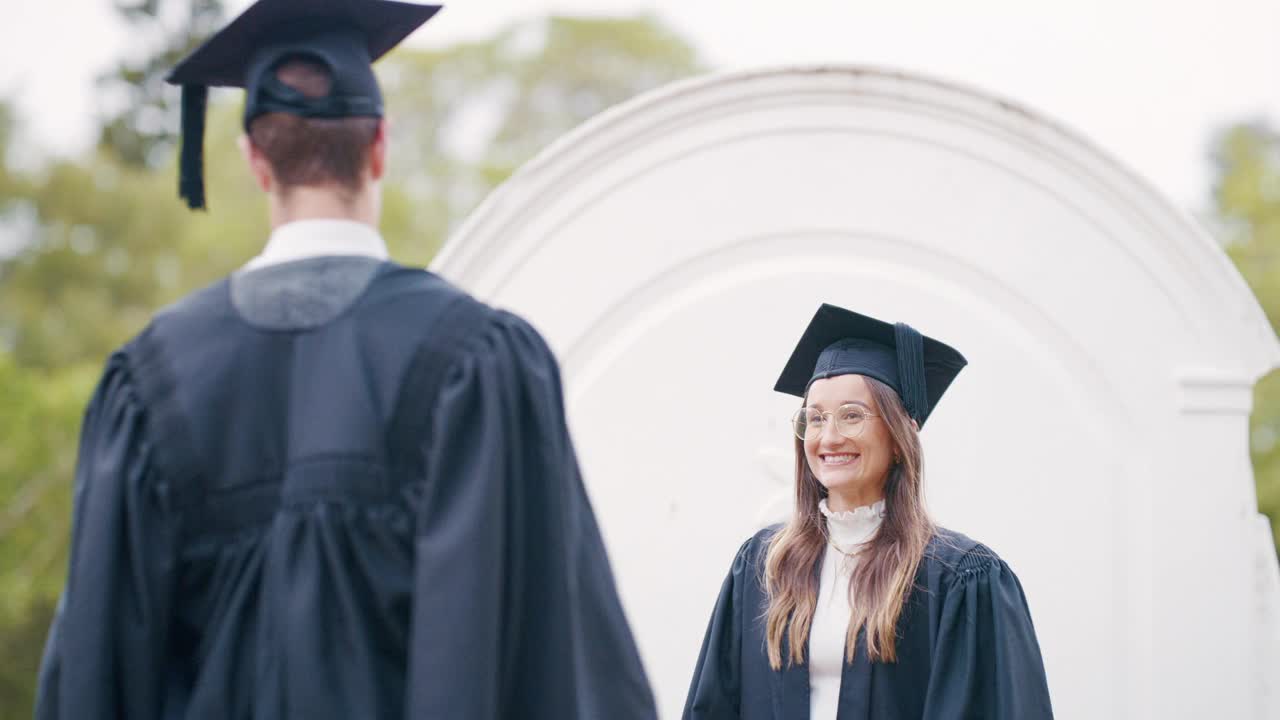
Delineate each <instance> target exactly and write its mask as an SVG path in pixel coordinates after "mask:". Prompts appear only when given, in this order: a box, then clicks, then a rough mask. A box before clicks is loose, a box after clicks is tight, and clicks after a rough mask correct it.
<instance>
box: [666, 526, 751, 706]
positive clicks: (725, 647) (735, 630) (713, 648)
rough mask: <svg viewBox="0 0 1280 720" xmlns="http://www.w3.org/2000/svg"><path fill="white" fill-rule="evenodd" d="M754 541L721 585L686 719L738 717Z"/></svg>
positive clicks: (740, 551) (741, 552) (740, 552)
mask: <svg viewBox="0 0 1280 720" xmlns="http://www.w3.org/2000/svg"><path fill="white" fill-rule="evenodd" d="M751 543H752V541H751V540H748V541H747V542H745V543H743V545H742V547H741V548H739V549H738V554H737V556H736V557H735V558H734V559H733V566H732V567H731V568H730V569H729V574H728V575H727V576H726V577H725V579H724V583H722V584H721V585H720V595H719V596H718V597H717V598H716V605H715V609H713V610H712V611H711V622H710V623H708V624H707V634H706V636H705V637H704V638H703V640H702V650H700V651H699V652H698V664H697V665H696V666H695V667H694V670H693V680H692V681H691V683H690V685H689V696H688V698H687V699H686V700H685V704H684V715H683V716H682V717H683V718H684V720H737V718H738V717H740V703H741V698H742V692H741V691H742V667H741V658H742V652H741V649H742V612H743V605H744V600H743V593H744V591H745V587H746V583H747V582H748V580H749V578H748V576H747V573H748V564H749V563H748V562H747V555H748V552H749V548H750V546H751Z"/></svg>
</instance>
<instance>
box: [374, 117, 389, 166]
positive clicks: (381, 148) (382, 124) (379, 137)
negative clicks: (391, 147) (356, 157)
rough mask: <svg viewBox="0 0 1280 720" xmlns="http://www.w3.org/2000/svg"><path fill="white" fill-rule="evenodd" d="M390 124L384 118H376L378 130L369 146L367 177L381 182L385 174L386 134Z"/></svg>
mask: <svg viewBox="0 0 1280 720" xmlns="http://www.w3.org/2000/svg"><path fill="white" fill-rule="evenodd" d="M390 128H391V123H390V121H389V120H387V119H386V118H378V129H377V130H376V131H374V134H373V142H372V143H371V144H370V145H369V177H371V178H373V179H374V180H381V179H382V176H383V175H384V174H385V173H386V172H387V134H388V133H389V131H390Z"/></svg>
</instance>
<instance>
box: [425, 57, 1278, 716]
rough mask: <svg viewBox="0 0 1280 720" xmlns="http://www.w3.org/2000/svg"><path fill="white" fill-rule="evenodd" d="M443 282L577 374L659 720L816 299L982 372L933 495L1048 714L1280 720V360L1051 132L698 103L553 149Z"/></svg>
mask: <svg viewBox="0 0 1280 720" xmlns="http://www.w3.org/2000/svg"><path fill="white" fill-rule="evenodd" d="M435 269H436V270H437V271H439V272H440V273H442V274H443V275H445V276H446V277H449V278H451V279H454V280H455V281H457V282H459V283H461V284H462V285H463V286H464V287H467V288H469V289H471V290H472V291H473V292H475V293H477V294H478V295H479V296H480V297H482V298H486V299H488V300H490V301H492V302H494V303H496V304H499V305H503V306H507V307H510V308H513V309H515V310H517V311H518V312H521V313H522V314H524V315H526V316H527V317H529V318H530V319H531V320H532V321H533V322H534V324H535V325H536V326H538V327H539V329H540V330H542V331H543V332H544V333H545V334H546V336H547V337H548V340H549V341H550V342H551V344H552V346H553V347H554V348H555V349H556V350H557V352H558V353H559V354H560V357H561V360H562V363H563V365H564V370H565V376H566V381H567V389H568V399H569V410H570V416H571V423H572V425H573V430H574V433H575V437H576V440H577V444H578V450H579V453H580V456H581V459H582V462H583V466H584V469H585V472H586V474H587V481H588V487H589V489H590V491H591V493H592V497H593V501H594V503H595V506H596V510H597V512H598V514H599V516H600V520H601V524H602V527H603V531H604V533H605V536H606V541H607V542H608V544H609V550H610V553H611V556H612V558H613V562H614V567H615V570H616V572H617V575H618V579H619V584H620V588H621V591H622V594H623V598H624V602H625V604H626V607H627V611H628V614H629V616H630V618H631V621H632V624H633V627H634V630H635V632H636V635H637V638H638V640H639V643H640V646H641V651H642V653H643V655H644V658H645V661H646V665H647V667H648V670H649V673H650V677H651V680H652V681H653V682H654V685H655V689H656V691H657V694H658V698H659V701H660V705H661V707H662V709H663V711H664V717H677V716H678V715H679V709H680V707H681V706H682V703H683V698H684V693H685V690H686V688H687V685H688V680H689V675H690V672H691V670H692V667H693V663H694V659H695V658H696V655H697V650H698V647H699V644H700V642H701V639H702V633H703V630H704V628H705V623H706V621H707V617H708V613H709V612H710V609H711V605H712V602H713V600H714V597H715V593H716V589H717V588H718V586H719V583H720V582H721V580H722V578H723V575H724V573H725V572H726V570H727V569H728V565H729V562H730V560H731V559H732V556H733V553H734V551H735V549H736V548H737V546H738V545H739V543H741V542H742V540H743V539H744V538H745V537H747V536H748V535H749V534H750V533H751V532H752V531H753V530H755V529H756V528H758V527H760V526H762V525H763V524H765V523H767V522H770V521H772V520H774V519H778V518H780V517H782V515H783V514H784V513H785V511H786V507H787V503H788V502H789V501H790V500H789V498H790V490H789V488H790V483H791V472H792V470H791V467H792V459H791V450H790V447H791V445H790V435H789V431H788V427H787V418H788V416H789V414H790V412H791V411H792V410H793V409H794V406H795V404H796V403H795V400H794V399H792V398H788V397H784V396H779V395H776V394H775V393H772V392H771V390H770V388H771V387H772V385H773V381H774V379H775V378H776V375H777V373H778V371H779V370H780V369H781V367H782V364H783V362H784V361H785V359H786V357H787V355H788V354H789V352H790V349H791V346H792V344H793V343H794V341H795V340H796V339H797V338H798V337H799V334H800V332H801V331H802V330H803V328H804V326H805V324H806V323H807V321H808V319H809V317H810V316H811V315H812V313H813V311H814V310H815V309H816V308H817V306H818V304H819V303H821V302H832V303H835V304H838V305H843V306H845V307H849V308H852V309H855V310H858V311H860V312H865V313H869V314H872V315H875V316H877V317H882V318H885V319H889V320H903V321H906V322H909V323H911V324H913V325H914V326H916V327H917V328H918V329H920V330H921V331H922V332H925V333H926V334H930V335H934V336H937V337H939V338H941V339H943V340H945V341H946V342H948V343H950V344H953V345H954V346H956V347H958V348H959V349H960V350H961V351H962V352H964V353H965V355H966V356H967V357H968V358H969V360H970V367H969V368H968V369H966V370H965V371H964V372H963V373H962V374H961V376H960V378H959V379H958V380H957V382H956V383H955V385H954V386H953V389H952V390H951V391H950V392H949V393H948V396H947V398H946V400H945V401H944V402H943V403H942V404H941V405H940V407H939V408H938V410H937V411H936V412H935V414H934V415H933V416H932V417H931V419H930V422H929V425H928V427H927V428H926V430H925V432H924V443H925V447H926V464H927V487H928V493H929V500H930V503H931V506H932V508H933V510H934V512H935V514H936V516H937V517H938V519H939V520H940V521H941V522H942V523H943V524H945V525H947V526H950V527H952V528H955V529H958V530H961V531H963V532H965V533H967V534H969V535H971V536H974V537H976V538H978V539H979V540H982V541H984V542H986V543H987V544H989V545H991V546H992V547H993V548H994V549H996V551H997V552H999V553H1000V554H1001V555H1003V556H1004V557H1005V559H1006V560H1008V561H1009V562H1010V564H1011V565H1012V566H1013V567H1014V569H1015V570H1017V572H1018V573H1019V575H1020V577H1021V578H1022V580H1023V583H1024V586H1025V588H1026V591H1027V594H1028V599H1029V602H1030V603H1031V608H1032V613H1033V617H1034V619H1035V621H1036V625H1037V629H1038V632H1039V634H1040V641H1041V645H1042V647H1043V649H1044V654H1045V663H1046V667H1047V671H1048V674H1049V680H1050V687H1051V690H1052V693H1053V698H1054V703H1055V707H1056V709H1057V710H1058V713H1059V716H1060V717H1063V718H1152V719H1154V718H1161V719H1163V718H1188V719H1190V718H1207V717H1232V718H1248V717H1253V718H1264V717H1267V718H1269V717H1274V715H1270V714H1269V713H1270V712H1271V711H1272V710H1273V709H1274V708H1265V707H1264V706H1263V703H1264V702H1266V700H1265V698H1266V697H1268V696H1267V695H1266V693H1267V692H1268V691H1267V690H1265V688H1266V687H1268V686H1267V684H1266V681H1265V680H1264V679H1263V678H1265V677H1267V676H1266V675H1264V674H1263V673H1265V672H1268V671H1267V670H1266V668H1264V667H1262V666H1261V661H1262V658H1263V655H1264V653H1265V652H1266V651H1267V650H1269V649H1270V646H1269V643H1268V641H1267V640H1266V639H1265V638H1264V639H1263V640H1261V641H1260V640H1259V638H1258V635H1257V633H1258V629H1259V628H1260V627H1269V628H1272V629H1274V628H1277V627H1280V624H1277V622H1276V620H1275V617H1276V615H1277V612H1278V609H1280V597H1275V596H1274V595H1275V594H1276V593H1274V592H1272V596H1271V597H1265V596H1263V597H1261V598H1260V597H1259V593H1260V592H1262V591H1260V590H1259V588H1263V587H1270V586H1269V585H1267V584H1266V579H1265V578H1260V575H1259V574H1260V570H1259V568H1265V564H1264V563H1258V562H1257V561H1256V558H1257V553H1258V552H1259V548H1260V547H1261V543H1263V542H1264V541H1265V538H1262V539H1260V536H1259V534H1258V532H1257V525H1256V523H1255V518H1256V515H1257V508H1256V499H1255V497H1254V492H1253V485H1252V478H1251V476H1250V468H1249V465H1248V454H1247V446H1246V437H1247V433H1246V430H1247V420H1248V412H1249V404H1250V399H1251V388H1252V385H1253V382H1254V381H1255V380H1256V379H1257V378H1258V377H1259V376H1260V375H1261V374H1262V373H1264V372H1265V371H1266V370H1268V369H1269V368H1271V367H1273V366H1275V365H1276V364H1278V362H1280V346H1278V345H1277V342H1276V338H1275V337H1274V335H1273V334H1272V333H1271V331H1270V329H1269V326H1268V325H1267V323H1266V321H1265V319H1264V318H1263V316H1262V314H1261V312H1260V310H1259V308H1258V307H1257V303H1256V301H1255V300H1254V299H1253V297H1252V296H1251V295H1250V294H1249V292H1248V290H1247V288H1246V287H1245V286H1244V284H1243V282H1242V281H1241V279H1240V278H1239V276H1238V275H1237V274H1236V273H1235V271H1234V270H1233V269H1232V268H1231V266H1230V264H1229V262H1228V261H1227V259H1226V258H1225V256H1224V255H1223V254H1222V252H1221V251H1220V250H1219V249H1218V248H1217V247H1216V246H1215V245H1214V244H1213V242H1212V241H1211V240H1210V239H1209V238H1208V237H1207V236H1206V235H1205V233H1203V232H1202V231H1201V230H1200V229H1199V228H1197V227H1196V226H1194V225H1193V224H1192V223H1190V222H1189V221H1187V220H1186V219H1185V218H1183V217H1181V216H1179V215H1178V214H1176V213H1175V212H1173V211H1172V210H1171V209H1170V208H1169V206H1168V205H1167V204H1166V203H1165V202H1164V201H1163V200H1162V199H1161V198H1159V197H1157V196H1156V195H1155V194H1154V193H1153V192H1152V191H1151V190H1150V189H1148V188H1147V187H1145V186H1144V185H1142V184H1141V183H1139V182H1138V181H1137V180H1135V179H1134V178H1133V177H1132V176H1131V175H1129V174H1127V173H1126V172H1125V171H1124V170H1123V169H1121V168H1119V167H1117V166H1116V165H1115V164H1114V163H1113V162H1112V161H1111V160H1109V159H1108V158H1106V157H1104V156H1102V155H1101V154H1100V153H1099V152H1097V151H1096V150H1095V149H1094V148H1092V147H1091V146H1090V145H1088V144H1087V143H1086V142H1084V141H1083V140H1081V139H1079V138H1076V137H1074V136H1072V135H1070V134H1069V133H1067V132H1065V131H1064V130H1062V129H1061V128H1059V127H1056V126H1055V125H1053V124H1052V123H1051V122H1049V121H1047V120H1045V119H1043V118H1039V117H1035V116H1033V115H1031V114H1029V113H1027V112H1026V111H1025V110H1023V109H1021V108H1019V107H1017V106H1016V105H1014V104H1011V103H1009V102H1007V101H1004V100H1001V99H998V98H993V97H990V96H987V95H984V94H981V93H978V92H975V91H972V90H969V89H964V88H956V87H952V86H947V85H943V84H940V83H937V82H934V81H931V80H929V79H926V78H918V77H907V76H903V75H901V74H898V73H893V72H887V71H873V70H867V69H860V68H807V69H806V68H801V69H792V70H778V71H774V72H756V73H747V74H737V75H729V76H721V77H713V78H709V79H705V80H699V81H694V82H691V83H684V84H680V85H676V86H674V87H671V88H668V89H665V90H662V91H659V92H657V93H653V94H651V95H648V96H645V97H643V98H641V99H638V100H636V101H633V102H631V103H629V104H627V105H626V106H623V107H622V108H619V109H616V110H614V111H611V112H609V113H606V114H605V115H603V116H601V117H599V118H597V119H596V120H594V121H592V122H591V123H588V124H587V125H586V126H584V127H583V128H580V129H579V130H578V131H575V132H574V133H572V134H571V135H570V136H568V137H566V138H564V139H563V140H562V141H560V142H559V143H557V144H556V145H555V146H553V147H552V148H549V149H548V150H547V151H546V152H545V153H544V154H543V155H541V156H540V157H539V158H538V159H536V160H535V161H534V162H532V163H530V164H529V165H528V166H527V167H526V168H524V169H522V170H521V172H520V173H518V174H517V176H516V177H515V178H513V179H512V180H511V181H510V182H509V183H507V185H505V186H504V187H503V188H501V189H500V190H499V191H498V192H497V193H495V194H494V196H493V197H491V198H490V199H489V201H488V202H486V204H485V205H484V206H482V207H481V208H480V209H479V210H478V211H477V212H476V214H475V215H474V216H473V218H472V219H471V220H470V221H469V223H468V224H467V225H466V226H465V227H464V228H463V229H462V230H461V231H460V232H459V233H458V234H457V235H456V236H455V237H454V238H452V239H451V241H450V243H449V244H448V246H447V247H446V249H445V251H444V252H443V253H442V255H441V257H440V258H439V259H438V261H437V263H436V265H435ZM1272 555H1274V554H1273V553H1272ZM1272 559H1273V560H1274V556H1273V557H1272ZM1268 613H1269V614H1270V619H1267V618H1264V617H1263V616H1264V615H1266V614H1268ZM1266 622H1269V623H1271V624H1270V625H1264V623H1266ZM1271 657H1274V652H1272V654H1271ZM1276 670H1277V671H1280V668H1276Z"/></svg>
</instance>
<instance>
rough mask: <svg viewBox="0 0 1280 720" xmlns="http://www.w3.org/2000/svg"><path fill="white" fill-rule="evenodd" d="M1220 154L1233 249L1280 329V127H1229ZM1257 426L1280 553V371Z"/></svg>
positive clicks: (1219, 181) (1256, 452) (1265, 388)
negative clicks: (1279, 128)
mask: <svg viewBox="0 0 1280 720" xmlns="http://www.w3.org/2000/svg"><path fill="white" fill-rule="evenodd" d="M1213 160H1214V165H1215V167H1216V171H1217V177H1216V180H1215V182H1214V186H1213V198H1214V205H1215V208H1216V210H1217V214H1218V217H1219V219H1220V221H1221V222H1222V225H1223V228H1224V231H1225V233H1226V249H1227V254H1228V255H1229V256H1230V257H1231V259H1232V261H1234V262H1235V264H1236V267H1237V268H1239V270H1240V274H1241V275H1243V276H1244V279H1245V281H1246V282H1248V283H1249V287H1251V288H1252V289H1253V292H1254V294H1255V295H1257V296H1258V301H1259V302H1260V303H1261V304H1262V310H1263V312H1265V313H1266V315H1267V318H1268V319H1269V320H1270V321H1271V327H1272V329H1273V330H1277V331H1280V133H1277V131H1276V130H1275V129H1274V128H1273V127H1271V126H1270V125H1269V124H1267V123H1264V122H1254V123H1248V124H1242V125H1237V126H1235V127H1232V128H1229V129H1227V130H1226V131H1224V132H1222V133H1221V134H1220V135H1219V137H1218V138H1217V139H1216V141H1215V143H1214V147H1213ZM1250 425H1251V429H1250V436H1251V437H1250V439H1251V443H1250V446H1251V450H1252V453H1253V473H1254V479H1255V480H1256V482H1257V487H1258V507H1259V509H1261V510H1262V512H1264V513H1266V514H1267V516H1268V517H1270V518H1271V532H1272V535H1273V537H1275V538H1276V540H1277V544H1276V548H1277V551H1278V552H1280V371H1276V372H1272V373H1271V374H1270V375H1268V376H1266V377H1265V378H1263V379H1262V381H1261V382H1259V383H1258V385H1257V388H1256V389H1255V391H1254V407H1253V417H1252V418H1251V423H1250Z"/></svg>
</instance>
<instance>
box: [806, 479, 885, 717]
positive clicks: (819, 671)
mask: <svg viewBox="0 0 1280 720" xmlns="http://www.w3.org/2000/svg"><path fill="white" fill-rule="evenodd" d="M818 509H819V510H820V511H821V512H822V514H823V515H824V516H825V517H826V518H827V537H829V538H830V539H831V541H830V543H829V544H828V545H827V552H826V554H825V555H824V556H823V557H822V573H821V575H820V576H819V577H820V578H821V579H820V580H819V581H818V605H817V607H815V608H814V609H813V622H812V623H811V624H810V626H809V718H810V720H835V718H836V713H837V712H839V710H840V679H841V676H842V674H843V672H844V655H845V646H844V639H845V634H846V633H847V632H848V630H849V617H850V615H852V614H853V606H852V604H851V603H850V598H849V578H850V577H852V576H853V570H854V568H855V567H857V563H858V557H857V552H858V550H859V549H860V548H861V546H862V544H863V543H865V542H867V541H868V540H870V539H871V537H872V535H874V534H875V532H876V530H878V529H879V528H880V522H881V520H882V519H883V518H884V500H881V501H879V502H877V503H875V504H873V505H866V506H863V507H858V508H854V509H853V510H849V511H846V512H832V511H831V509H830V508H828V507H827V501H826V500H825V499H824V500H822V501H821V502H819V503H818ZM846 553H848V554H846Z"/></svg>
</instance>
